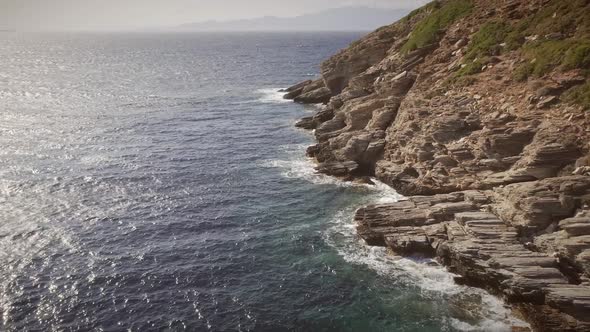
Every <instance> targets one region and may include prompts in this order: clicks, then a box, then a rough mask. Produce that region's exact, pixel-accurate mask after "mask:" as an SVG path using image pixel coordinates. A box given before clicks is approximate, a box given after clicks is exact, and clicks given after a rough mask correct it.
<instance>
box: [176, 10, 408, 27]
mask: <svg viewBox="0 0 590 332" xmlns="http://www.w3.org/2000/svg"><path fill="white" fill-rule="evenodd" d="M407 13H408V10H406V9H385V8H369V7H343V8H334V9H329V10H325V11H322V12H319V13H314V14H306V15H301V16H295V17H275V16H267V17H260V18H254V19H243V20H233V21H207V22H198V23H188V24H184V25H182V26H180V29H182V30H187V31H371V30H374V29H375V28H377V27H379V26H382V25H385V24H389V23H390V22H392V21H396V20H399V19H400V18H401V17H403V16H404V15H406V14H407Z"/></svg>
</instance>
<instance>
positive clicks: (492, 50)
mask: <svg viewBox="0 0 590 332" xmlns="http://www.w3.org/2000/svg"><path fill="white" fill-rule="evenodd" d="M509 32H510V26H509V25H508V24H506V23H504V22H488V23H486V24H484V25H482V26H481V28H480V29H479V31H478V32H477V33H476V34H475V35H473V38H472V39H471V42H470V43H469V47H468V48H467V53H466V54H465V58H466V59H468V60H473V59H476V58H480V57H484V56H492V55H498V54H500V53H501V51H502V50H501V47H500V46H499V45H500V44H501V43H503V42H504V40H505V39H506V37H507V36H508V33H509Z"/></svg>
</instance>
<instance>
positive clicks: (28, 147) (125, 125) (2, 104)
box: [0, 32, 524, 332]
mask: <svg viewBox="0 0 590 332" xmlns="http://www.w3.org/2000/svg"><path fill="white" fill-rule="evenodd" d="M362 35H363V33H360V32H350V33H327V32H322V33H39V34H33V33H31V34H27V33H1V34H0V330H1V331H416V332H418V331H420V332H423V331H426V332H428V331H433V332H434V331H509V330H510V329H511V327H512V326H515V325H517V326H518V325H522V324H524V323H523V322H522V321H520V320H519V319H518V318H516V317H514V315H513V314H512V312H511V310H510V309H509V308H508V307H506V306H505V305H504V303H503V302H502V301H501V300H499V299H497V298H496V297H493V296H491V295H489V294H487V293H486V292H484V291H482V290H479V289H475V288H469V287H466V286H460V285H457V284H455V283H454V282H453V277H454V276H453V275H452V274H451V273H449V272H447V271H446V270H445V269H444V268H442V267H440V266H437V265H436V264H433V262H431V261H429V260H426V259H422V258H417V257H416V258H401V257H396V256H394V255H392V254H388V252H387V251H386V250H385V249H384V248H377V247H369V246H366V245H365V244H364V243H363V242H362V241H361V240H360V239H359V238H358V237H357V236H356V234H355V226H354V222H353V215H354V211H355V210H356V209H357V208H359V207H360V206H363V205H365V204H372V203H386V202H395V201H397V200H400V199H403V197H401V196H400V195H398V194H397V193H396V192H395V191H394V190H393V189H391V188H389V187H388V186H386V185H384V184H382V183H379V182H378V181H377V182H376V185H364V184H352V183H344V182H341V181H339V180H337V179H335V178H331V177H327V176H324V175H319V174H317V173H316V172H315V171H314V164H313V161H311V160H309V159H308V158H306V156H305V148H306V146H308V145H310V144H312V143H313V136H312V133H311V132H307V131H303V130H299V129H296V128H295V127H294V123H295V121H296V120H297V119H299V118H301V117H303V116H309V115H310V114H312V112H314V111H316V110H317V108H316V107H315V106H303V105H298V104H294V103H291V102H288V101H285V100H284V99H283V98H282V93H280V92H278V90H279V89H280V88H284V87H287V86H289V85H291V84H294V83H296V82H299V81H302V80H306V79H310V78H314V77H316V76H317V74H318V73H319V70H320V69H319V65H320V63H321V62H322V61H323V60H324V59H326V58H327V57H329V56H330V55H332V54H334V53H335V52H337V51H338V50H339V49H342V48H344V47H346V46H347V45H348V44H349V43H351V42H352V41H354V40H356V39H358V38H359V37H361V36H362Z"/></svg>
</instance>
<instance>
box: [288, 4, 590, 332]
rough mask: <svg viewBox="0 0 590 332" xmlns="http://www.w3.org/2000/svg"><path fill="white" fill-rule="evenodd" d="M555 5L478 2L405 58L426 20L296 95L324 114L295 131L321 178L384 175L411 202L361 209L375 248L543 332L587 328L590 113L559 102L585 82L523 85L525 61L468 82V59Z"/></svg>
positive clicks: (381, 40) (568, 77)
mask: <svg viewBox="0 0 590 332" xmlns="http://www.w3.org/2000/svg"><path fill="white" fill-rule="evenodd" d="M448 1H452V0H446V1H441V2H440V3H441V4H442V5H444V3H446V2H448ZM550 2H552V1H549V0H547V1H545V0H543V1H542V0H533V1H525V0H513V1H509V3H506V1H503V0H476V1H473V2H472V3H473V6H474V8H473V10H472V11H471V12H470V14H469V15H466V16H465V17H463V18H461V19H459V20H458V21H457V22H455V23H454V24H452V25H449V26H448V27H446V28H445V29H444V31H441V32H440V33H439V34H438V35H437V36H436V37H437V38H436V39H435V41H434V42H432V43H431V44H427V45H421V46H420V47H418V48H415V49H412V50H411V51H408V50H407V49H405V48H404V45H405V44H406V42H407V41H408V39H409V38H411V37H412V35H411V33H412V30H413V29H414V27H415V26H416V24H418V23H419V22H421V20H423V19H425V18H426V17H428V15H430V11H429V10H422V11H418V12H415V13H414V14H413V15H412V16H411V17H408V18H406V19H403V20H401V21H399V22H397V23H395V24H393V25H391V26H387V27H384V28H381V29H379V30H378V31H376V32H374V33H372V34H369V35H367V36H366V37H365V38H363V39H361V40H360V41H358V42H356V43H354V44H352V45H351V46H350V47H349V48H347V49H345V50H342V51H341V52H339V53H338V54H337V55H335V56H334V57H332V58H330V59H328V60H327V61H326V62H324V63H323V64H322V67H321V78H320V79H318V80H315V81H307V82H304V83H301V84H298V85H296V86H294V87H292V88H290V90H289V91H288V95H287V96H288V97H289V98H299V99H296V100H298V101H300V102H311V103H323V104H325V105H326V106H325V107H324V108H323V109H322V110H320V111H318V113H317V114H315V115H314V116H311V117H308V118H304V119H302V120H301V121H300V122H299V123H298V124H297V126H300V127H302V128H307V129H313V130H315V132H314V133H315V137H316V138H317V141H318V144H316V145H314V146H312V147H310V148H309V149H308V151H307V153H308V155H309V156H311V157H314V158H316V159H317V161H318V163H319V166H318V170H319V171H320V172H323V173H327V174H332V175H335V176H339V177H341V178H345V179H353V178H355V177H356V178H364V177H366V176H375V177H377V178H378V179H379V180H381V181H382V182H384V183H386V184H388V185H390V186H392V187H393V188H395V189H396V190H397V191H398V192H400V193H401V194H404V195H406V196H410V197H409V199H408V200H407V201H404V202H399V203H395V204H386V205H377V206H368V207H365V208H363V209H360V210H359V211H358V212H357V216H356V221H357V224H358V234H359V235H360V236H361V237H362V238H363V239H365V241H366V242H367V243H368V244H369V245H379V246H387V247H389V248H391V249H392V250H393V251H394V252H396V253H398V254H401V255H413V254H416V253H420V254H423V255H427V256H433V257H437V258H438V259H439V260H440V261H441V262H443V263H445V264H446V265H447V266H448V267H449V268H450V269H451V270H453V271H454V272H457V273H458V274H460V275H461V276H462V282H465V283H469V284H472V285H476V286H479V287H484V288H487V289H490V290H491V291H493V292H496V293H498V294H501V295H503V296H504V297H505V298H506V299H507V300H508V301H509V302H511V303H513V304H515V306H516V307H517V308H519V309H520V310H521V311H522V312H523V313H524V314H525V315H526V317H528V318H529V320H530V321H531V322H532V323H533V326H534V327H535V328H536V329H538V330H543V331H566V330H571V331H586V330H588V331H590V327H589V325H588V324H589V321H590V279H588V278H590V274H589V269H590V226H588V225H590V220H589V219H588V216H589V215H590V212H589V211H590V207H589V204H590V201H589V200H590V143H588V142H590V112H587V111H584V110H583V109H582V108H580V107H577V106H575V105H570V104H565V103H564V102H563V101H562V98H561V96H562V94H563V93H564V92H565V91H567V90H568V89H570V88H571V87H574V86H578V85H581V84H585V83H586V82H587V74H585V73H584V71H582V70H579V69H576V70H569V71H565V70H561V69H556V70H554V71H553V72H550V73H548V74H546V75H545V76H542V77H536V78H534V79H530V80H529V81H528V82H521V81H518V80H516V79H514V78H513V77H514V75H513V74H514V72H515V70H516V69H517V68H518V66H520V65H521V64H523V63H525V62H526V61H527V60H526V59H525V58H523V54H522V53H519V52H515V51H510V52H508V51H505V52H496V53H495V54H493V56H490V57H488V58H487V59H486V63H485V65H482V68H476V70H475V72H476V74H473V75H467V76H465V77H459V76H458V74H457V73H458V72H459V71H460V70H461V68H464V67H465V66H466V65H467V64H469V61H471V62H474V59H467V58H466V56H467V55H466V54H467V53H468V51H469V50H470V47H471V45H472V43H473V38H474V33H475V32H476V31H478V30H479V29H480V27H481V26H482V25H483V24H485V23H486V22H491V21H495V22H497V21H500V22H508V23H511V22H512V23H514V22H517V21H518V20H519V19H521V18H523V17H526V16H530V15H534V14H535V13H536V12H538V11H539V10H541V9H542V8H543V6H546V5H547V4H548V3H550ZM588 5H590V4H588ZM569 33H570V34H571V33H575V32H569ZM568 37H571V36H568V35H567V34H564V33H561V32H559V34H558V33H557V32H556V33H554V34H548V35H547V36H541V37H540V36H530V37H527V40H530V41H535V40H538V39H539V38H544V39H546V40H562V39H564V38H568ZM494 47H495V48H496V49H502V48H503V47H504V46H503V45H501V44H499V45H494ZM475 60H478V59H475ZM459 78H460V79H465V80H463V81H461V80H459ZM458 81H460V82H467V83H461V84H459V83H457V82H458Z"/></svg>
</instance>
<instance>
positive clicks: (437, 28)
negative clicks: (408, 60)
mask: <svg viewBox="0 0 590 332" xmlns="http://www.w3.org/2000/svg"><path fill="white" fill-rule="evenodd" d="M472 8H473V3H472V2H471V1H470V0H451V1H447V2H444V3H443V2H440V1H434V2H432V3H430V4H429V5H426V6H425V7H423V8H421V9H420V10H418V11H415V12H413V13H410V16H408V17H412V16H415V15H417V14H419V13H421V12H429V14H428V15H427V16H426V18H424V19H423V20H422V21H420V22H419V23H418V25H417V26H416V27H415V28H414V29H413V31H412V33H411V35H410V38H409V39H408V41H407V42H406V43H405V44H404V45H403V46H402V48H401V51H402V52H403V53H408V52H411V51H413V50H415V49H418V48H421V47H424V46H427V45H429V44H432V43H434V42H436V40H437V39H438V37H439V36H440V34H441V32H442V31H444V29H446V28H447V27H448V26H449V25H451V24H452V23H453V22H455V21H456V20H458V19H459V18H461V17H463V16H465V15H467V14H469V12H470V11H471V10H472Z"/></svg>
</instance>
